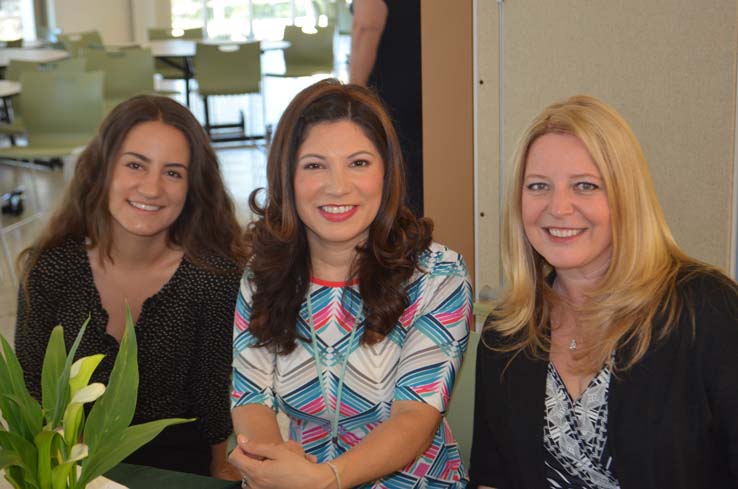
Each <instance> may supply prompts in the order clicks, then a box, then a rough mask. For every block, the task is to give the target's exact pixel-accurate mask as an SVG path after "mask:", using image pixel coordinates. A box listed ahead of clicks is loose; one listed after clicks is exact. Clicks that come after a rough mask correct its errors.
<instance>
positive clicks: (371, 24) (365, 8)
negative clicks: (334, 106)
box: [349, 0, 387, 85]
mask: <svg viewBox="0 0 738 489" xmlns="http://www.w3.org/2000/svg"><path fill="white" fill-rule="evenodd" d="M353 10H354V20H353V24H352V26H351V60H350V62H349V80H350V81H351V83H356V84H358V85H366V83H367V81H368V80H369V74H370V73H371V72H372V68H374V62H375V60H376V59H377V47H378V46H379V41H380V39H381V38H382V32H383V31H384V25H385V23H386V22H387V5H385V3H384V1H383V0H354V3H353Z"/></svg>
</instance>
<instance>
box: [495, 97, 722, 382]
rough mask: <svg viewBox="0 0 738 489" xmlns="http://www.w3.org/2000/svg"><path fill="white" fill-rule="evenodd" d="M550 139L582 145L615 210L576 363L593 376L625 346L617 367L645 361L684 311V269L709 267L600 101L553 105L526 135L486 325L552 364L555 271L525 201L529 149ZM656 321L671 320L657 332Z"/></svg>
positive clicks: (625, 130) (628, 136)
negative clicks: (528, 224) (675, 230)
mask: <svg viewBox="0 0 738 489" xmlns="http://www.w3.org/2000/svg"><path fill="white" fill-rule="evenodd" d="M548 133H558V134H569V135H572V136H575V137H577V138H578V139H579V140H580V141H581V142H582V143H583V144H584V146H585V147H586V148H587V150H588V151H589V155H590V156H591V158H592V161H593V162H594V164H595V166H596V167H597V169H598V170H599V172H600V174H601V176H602V181H603V184H604V187H605V190H606V192H607V199H608V205H609V209H610V221H611V226H612V259H611V262H610V265H609V267H608V269H607V271H606V272H605V274H604V276H603V277H602V280H601V281H600V282H599V284H598V285H597V286H596V287H595V288H594V289H593V290H590V291H588V293H587V301H586V304H585V305H584V306H583V308H582V309H580V310H579V318H578V321H577V324H578V325H579V326H580V328H581V331H582V333H583V335H584V336H585V338H587V343H588V344H589V345H591V346H590V347H588V348H586V349H585V351H584V352H583V353H582V354H581V355H579V356H578V357H577V360H578V365H577V367H578V368H579V369H580V370H582V371H584V372H594V371H597V370H599V369H600V368H601V367H602V365H604V364H607V363H609V362H610V360H611V359H612V358H613V353H614V352H615V351H616V350H618V349H619V348H621V347H627V348H624V353H625V355H623V356H621V357H619V359H620V360H621V362H620V364H619V365H613V368H614V369H615V370H621V371H624V370H627V369H629V368H630V367H632V366H633V365H634V364H635V363H636V362H638V360H639V359H640V358H642V357H643V355H644V354H645V353H646V351H647V349H648V347H649V345H650V344H651V343H652V340H653V337H654V335H657V337H658V338H663V337H665V336H666V335H668V334H669V332H670V331H671V329H672V328H673V326H674V324H675V323H676V320H677V318H678V316H679V314H680V313H681V311H682V308H683V306H684V300H683V298H681V297H680V296H679V295H678V287H677V285H678V282H679V281H681V280H682V279H684V278H685V274H683V273H680V272H681V271H684V270H687V271H689V272H691V271H698V270H705V269H708V267H706V266H704V265H701V264H699V263H698V262H696V261H695V260H693V259H691V258H689V257H688V256H686V255H685V254H684V252H682V250H681V249H680V248H679V247H678V246H677V244H676V242H675V241H674V238H673V236H672V234H671V231H670V230H669V227H668V225H667V224H666V220H665V219H664V214H663V211H662V210H661V206H660V205H659V202H658V199H657V197H656V192H655V191H654V187H653V182H652V180H651V175H650V173H649V170H648V165H647V163H646V159H645V157H644V155H643V152H642V150H641V146H640V144H639V143H638V140H637V139H636V137H635V135H634V134H633V131H632V130H631V129H630V127H629V126H628V124H627V123H626V122H625V120H624V119H623V118H622V117H621V116H620V115H619V114H618V113H617V112H616V111H615V110H614V109H613V108H612V107H610V106H609V105H607V104H605V103H604V102H602V101H600V100H598V99H596V98H594V97H590V96H583V95H580V96H575V97H571V98H569V99H566V100H564V101H561V102H558V103H555V104H553V105H550V106H549V107H547V108H546V109H544V110H543V112H542V113H541V114H540V115H538V116H537V117H536V118H535V119H534V120H533V121H532V122H531V124H530V126H529V127H528V129H527V130H526V131H525V132H524V133H523V136H522V138H521V140H520V142H519V145H518V149H517V151H516V155H515V158H514V170H513V174H512V178H511V180H510V182H509V185H510V186H509V189H508V199H507V205H506V209H505V214H504V224H503V238H502V239H503V242H502V263H503V267H504V273H505V277H506V281H507V288H506V291H505V294H504V295H503V297H502V298H501V300H500V302H499V303H498V304H497V308H496V310H495V312H494V315H493V316H491V317H490V318H489V319H488V326H487V327H489V328H493V329H495V330H497V331H498V332H499V333H500V334H501V335H502V336H503V337H506V338H507V339H508V340H509V341H508V342H506V344H505V345H504V346H503V347H501V348H500V349H501V350H504V351H517V352H519V351H525V352H527V353H529V354H532V356H533V357H536V358H547V353H548V352H549V351H550V339H549V338H550V326H549V324H550V323H549V319H550V317H549V316H550V310H551V306H552V305H554V304H555V303H556V302H557V301H559V300H560V299H557V295H556V294H555V293H554V292H553V290H552V288H551V284H549V282H548V281H547V280H546V278H547V276H548V275H549V274H550V273H551V272H552V271H553V269H552V267H551V266H550V265H549V264H548V263H547V262H546V261H545V259H544V258H543V257H542V256H541V255H540V254H538V253H537V252H536V251H535V249H533V247H532V246H531V244H530V242H529V241H528V239H527V237H526V235H525V231H524V228H523V222H522V217H521V198H522V188H523V179H524V176H525V165H526V160H527V158H528V151H529V149H530V147H531V145H532V144H533V142H534V141H535V140H536V139H537V138H539V137H541V136H542V135H544V134H548ZM688 275H689V273H688ZM688 307H689V305H688ZM657 317H659V318H664V319H665V322H664V327H663V328H662V329H661V330H660V331H659V332H654V327H653V325H654V318H657Z"/></svg>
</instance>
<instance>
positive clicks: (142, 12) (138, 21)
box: [131, 0, 172, 43]
mask: <svg viewBox="0 0 738 489" xmlns="http://www.w3.org/2000/svg"><path fill="white" fill-rule="evenodd" d="M131 7H132V8H131V10H132V12H133V14H132V15H133V39H134V41H136V42H139V43H142V42H145V41H146V40H148V32H147V30H148V28H149V27H163V28H167V27H170V26H171V25H172V2H171V1H170V0H131Z"/></svg>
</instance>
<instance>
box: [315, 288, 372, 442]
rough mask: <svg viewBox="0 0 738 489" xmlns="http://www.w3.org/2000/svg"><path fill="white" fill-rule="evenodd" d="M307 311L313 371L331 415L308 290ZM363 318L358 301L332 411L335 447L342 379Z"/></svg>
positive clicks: (362, 307) (362, 306) (332, 433)
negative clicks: (315, 372)
mask: <svg viewBox="0 0 738 489" xmlns="http://www.w3.org/2000/svg"><path fill="white" fill-rule="evenodd" d="M307 309H308V323H309V324H310V335H311V336H312V340H313V358H314V359H315V370H316V371H317V372H318V384H319V385H320V392H321V393H322V394H323V402H324V403H325V410H326V411H327V412H328V414H330V413H331V408H330V404H329V402H328V389H327V388H326V386H325V379H323V370H324V369H325V368H326V366H325V365H324V364H323V360H322V359H321V358H320V352H319V351H318V350H319V349H320V345H318V335H317V333H316V330H315V321H314V319H313V302H312V300H311V298H310V288H308V291H307ZM363 317H364V303H363V301H362V300H361V299H359V307H358V313H357V315H356V316H355V317H354V323H353V324H352V325H351V336H350V337H349V341H348V351H347V352H346V355H344V358H343V362H342V364H341V373H340V375H339V377H338V388H337V389H336V408H335V410H334V411H333V420H332V421H331V441H332V442H333V444H334V445H335V446H338V420H339V418H340V416H341V395H342V394H343V379H344V377H345V376H346V366H347V365H348V360H349V356H350V355H351V352H352V351H353V349H354V338H355V337H356V330H357V329H359V325H360V324H361V321H362V318H363Z"/></svg>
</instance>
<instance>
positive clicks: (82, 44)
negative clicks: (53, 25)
mask: <svg viewBox="0 0 738 489" xmlns="http://www.w3.org/2000/svg"><path fill="white" fill-rule="evenodd" d="M59 41H60V42H61V43H62V45H63V46H64V49H65V50H67V51H69V54H71V55H72V56H82V55H83V54H84V52H85V50H87V49H102V48H103V41H102V37H101V36H100V33H99V32H98V31H86V32H75V33H71V34H59Z"/></svg>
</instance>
